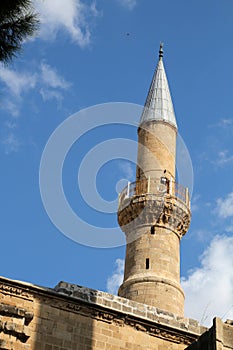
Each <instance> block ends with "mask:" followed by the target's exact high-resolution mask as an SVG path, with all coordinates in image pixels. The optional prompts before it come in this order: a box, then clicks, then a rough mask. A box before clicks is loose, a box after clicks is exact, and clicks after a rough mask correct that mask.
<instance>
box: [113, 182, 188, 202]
mask: <svg viewBox="0 0 233 350" xmlns="http://www.w3.org/2000/svg"><path fill="white" fill-rule="evenodd" d="M142 194H154V195H160V196H165V195H170V196H173V197H176V198H178V199H179V200H181V201H182V202H183V203H185V204H186V206H187V207H188V208H190V198H189V192H188V188H185V187H183V186H182V185H180V184H178V183H177V182H175V181H173V180H168V179H167V178H166V177H161V178H158V179H154V178H153V179H151V178H147V179H142V180H139V181H135V182H131V183H130V182H129V183H128V185H127V186H126V187H125V188H124V189H123V190H122V192H121V193H120V194H119V204H120V203H122V202H123V201H124V200H125V199H127V198H131V197H133V196H138V195H142Z"/></svg>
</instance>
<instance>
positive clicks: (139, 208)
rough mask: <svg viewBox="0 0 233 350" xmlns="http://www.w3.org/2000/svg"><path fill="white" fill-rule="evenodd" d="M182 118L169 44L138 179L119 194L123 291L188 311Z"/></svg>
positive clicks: (149, 102) (155, 84) (152, 98)
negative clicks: (178, 178)
mask: <svg viewBox="0 0 233 350" xmlns="http://www.w3.org/2000/svg"><path fill="white" fill-rule="evenodd" d="M176 135H177V124H176V118H175V113H174V109H173V104H172V99H171V95H170V91H169V86H168V81H167V77H166V73H165V69H164V65H163V48H162V45H161V46H160V51H159V62H158V65H157V68H156V71H155V74H154V76H153V79H152V83H151V86H150V90H149V93H148V96H147V99H146V103H145V107H144V110H143V113H142V117H141V121H140V125H139V128H138V162H137V174H136V182H134V183H132V184H129V185H128V186H127V188H125V189H124V190H123V191H122V193H121V194H120V197H119V208H118V222H119V225H120V226H121V229H122V230H123V231H124V232H125V234H126V243H127V246H126V259H125V273H124V281H123V284H122V285H121V286H120V288H119V293H118V294H119V295H120V296H122V297H125V298H128V299H131V300H134V301H138V302H141V303H144V304H148V305H152V306H156V307H158V308H160V309H163V310H166V311H169V312H172V313H175V314H178V315H183V313H184V292H183V290H182V288H181V285H180V239H181V237H182V236H183V235H184V234H185V233H186V232H187V230H188V227H189V223H190V203H189V194H188V191H187V189H185V188H183V187H182V186H181V185H179V184H177V183H176V182H175V165H176V164H175V159H176Z"/></svg>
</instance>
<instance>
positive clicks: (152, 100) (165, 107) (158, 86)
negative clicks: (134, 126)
mask: <svg viewBox="0 0 233 350" xmlns="http://www.w3.org/2000/svg"><path fill="white" fill-rule="evenodd" d="M153 120H162V121H165V122H167V123H169V124H171V125H173V126H175V127H176V128H177V124H176V116H175V112H174V108H173V103H172V98H171V94H170V89H169V85H168V81H167V76H166V72H165V68H164V65H163V44H162V43H161V44H160V50H159V62H158V64H157V67H156V70H155V73H154V76H153V79H152V82H151V85H150V89H149V92H148V95H147V99H146V103H145V106H144V109H143V112H142V116H141V120H140V124H142V123H144V122H147V121H153Z"/></svg>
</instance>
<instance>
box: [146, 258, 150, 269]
mask: <svg viewBox="0 0 233 350" xmlns="http://www.w3.org/2000/svg"><path fill="white" fill-rule="evenodd" d="M149 267H150V259H149V258H146V269H147V270H149Z"/></svg>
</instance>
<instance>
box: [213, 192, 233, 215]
mask: <svg viewBox="0 0 233 350" xmlns="http://www.w3.org/2000/svg"><path fill="white" fill-rule="evenodd" d="M214 211H215V213H216V214H217V215H218V216H219V217H221V218H223V219H226V218H229V217H233V192H231V193H229V194H228V195H227V196H226V197H225V198H218V199H217V205H216V208H215V210H214Z"/></svg>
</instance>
